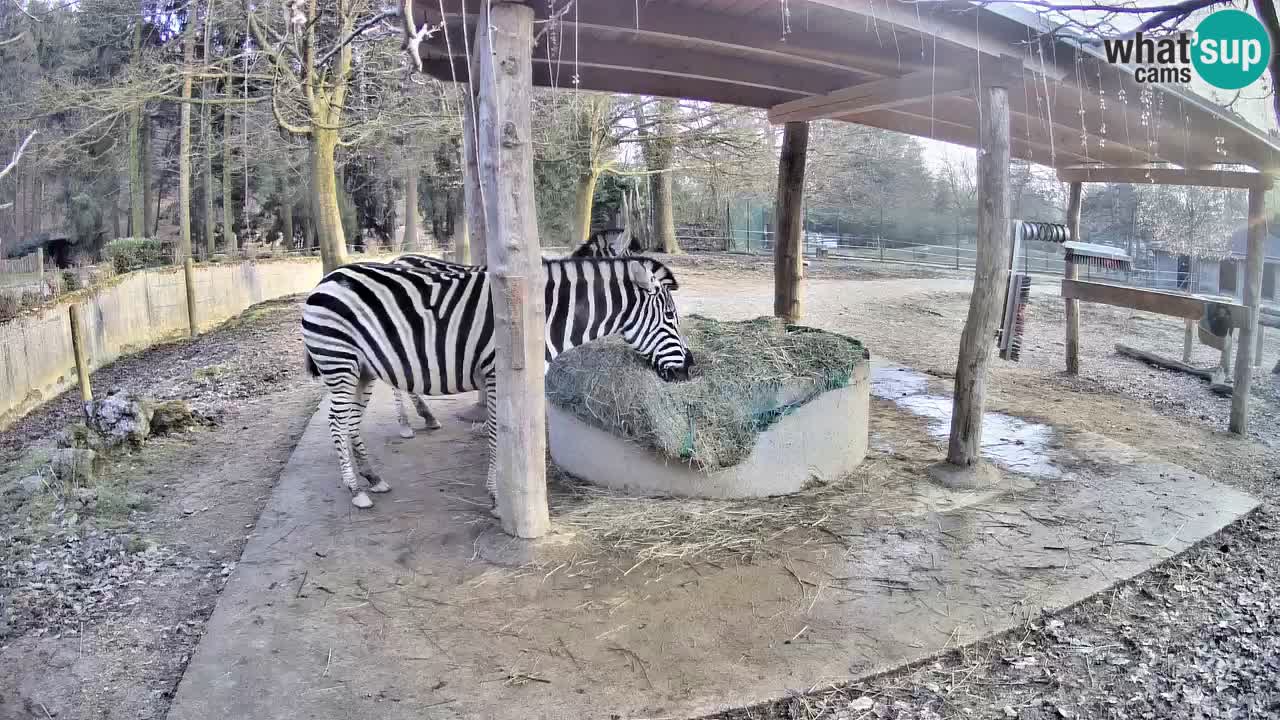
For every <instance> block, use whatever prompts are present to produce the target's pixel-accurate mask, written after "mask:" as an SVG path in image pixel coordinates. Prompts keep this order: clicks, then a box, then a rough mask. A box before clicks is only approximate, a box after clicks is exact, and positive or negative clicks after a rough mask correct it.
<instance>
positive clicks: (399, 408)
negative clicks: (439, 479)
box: [391, 228, 633, 439]
mask: <svg viewBox="0 0 1280 720" xmlns="http://www.w3.org/2000/svg"><path fill="white" fill-rule="evenodd" d="M632 242H633V241H632V240H631V233H630V232H628V231H626V230H620V229H615V228H610V229H608V230H602V231H600V232H597V233H595V234H594V235H592V236H591V239H590V240H587V241H586V242H585V243H583V244H582V245H581V246H580V247H579V248H578V249H577V250H574V251H573V253H572V254H570V255H569V257H629V256H630V255H631V254H632V249H633V246H632ZM391 262H392V264H395V265H407V266H409V267H415V268H418V269H420V270H428V271H431V272H443V273H456V272H472V271H475V270H482V269H483V268H484V266H483V265H463V264H462V263H456V262H450V261H448V260H441V259H439V258H433V257H431V256H429V255H419V254H417V253H406V254H404V255H401V256H400V257H398V258H396V259H395V260H392V261H391ZM392 394H393V395H394V396H395V403H396V421H397V422H398V423H399V424H400V437H402V438H406V439H408V438H412V437H413V425H412V424H411V423H410V422H409V411H408V406H407V405H406V403H405V400H404V396H405V393H404V391H402V390H399V389H397V388H394V387H393V388H392ZM410 397H411V398H412V400H413V408H414V410H415V411H417V413H418V415H419V416H420V417H421V418H422V422H423V429H424V430H427V431H428V432H430V431H432V430H439V429H440V421H439V420H437V419H436V416H435V415H433V414H432V413H431V408H429V407H427V401H426V398H424V397H423V396H422V395H411V396H410Z"/></svg>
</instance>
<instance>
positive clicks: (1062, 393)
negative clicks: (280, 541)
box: [0, 255, 1280, 720]
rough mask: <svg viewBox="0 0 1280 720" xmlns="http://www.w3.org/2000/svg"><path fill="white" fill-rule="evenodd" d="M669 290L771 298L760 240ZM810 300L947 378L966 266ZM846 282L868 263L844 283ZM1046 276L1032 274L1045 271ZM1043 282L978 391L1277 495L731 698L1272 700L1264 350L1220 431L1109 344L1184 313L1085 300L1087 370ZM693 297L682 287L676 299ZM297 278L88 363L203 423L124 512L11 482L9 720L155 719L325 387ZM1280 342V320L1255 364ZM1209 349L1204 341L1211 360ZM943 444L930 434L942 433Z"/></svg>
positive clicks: (808, 313) (147, 458)
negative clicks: (1157, 561) (839, 677)
mask: <svg viewBox="0 0 1280 720" xmlns="http://www.w3.org/2000/svg"><path fill="white" fill-rule="evenodd" d="M671 264H672V266H673V268H674V269H675V270H676V272H677V274H678V276H679V277H680V279H681V281H682V285H683V287H682V290H681V293H680V295H681V296H685V297H689V298H696V299H697V305H698V310H697V311H698V312H700V313H705V314H711V315H715V316H717V317H721V318H724V319H733V318H743V317H753V316H757V315H761V314H770V313H771V310H772V268H771V265H770V263H769V260H768V259H767V258H743V257H731V256H724V255H714V256H704V255H697V256H689V257H684V258H675V259H672V261H671ZM808 277H809V282H807V283H806V289H805V322H806V323H807V324H812V325H815V326H818V327H823V328H826V329H831V330H837V331H841V332H845V333H848V334H850V335H853V336H855V337H858V338H859V339H861V340H862V341H863V342H864V343H865V344H866V345H867V346H868V347H869V348H870V349H871V352H872V354H873V355H875V356H878V357H884V358H888V359H892V360H895V361H898V362H901V363H903V364H905V365H909V366H912V367H914V368H916V369H918V370H921V371H923V372H925V373H927V374H930V375H933V376H934V377H936V378H938V379H939V382H943V381H945V379H947V378H949V377H951V374H952V370H953V368H954V365H955V353H956V347H957V345H958V341H959V336H960V331H961V328H962V326H963V323H964V318H965V314H966V312H967V306H968V295H967V293H966V292H965V289H966V288H967V286H968V283H969V282H970V281H969V280H968V276H967V275H966V274H964V273H956V272H954V271H950V270H946V269H931V268H920V267H914V266H905V265H888V264H885V265H880V264H865V265H858V264H853V263H846V262H841V261H814V262H813V263H812V264H811V266H810V267H809V268H808ZM851 281H857V282H851ZM1038 290H1039V288H1038ZM1051 292H1052V291H1051V289H1050V290H1049V293H1048V294H1037V295H1035V296H1034V298H1033V307H1032V315H1031V318H1030V327H1029V330H1028V333H1027V337H1026V341H1025V344H1024V351H1023V356H1022V361H1021V362H1020V363H1017V364H1014V363H1007V362H1002V361H998V360H996V361H993V363H992V373H991V379H990V382H989V392H990V395H989V403H988V409H991V410H998V411H1003V412H1007V413H1010V414H1013V415H1019V416H1024V417H1028V418H1031V419H1035V420H1040V421H1044V422H1048V423H1052V424H1054V425H1056V426H1058V427H1060V428H1062V429H1064V431H1066V432H1070V431H1072V430H1073V429H1076V430H1086V429H1087V430H1091V431H1094V432H1099V433H1101V434H1104V435H1107V436H1109V437H1111V438H1113V439H1115V440H1118V441H1120V442H1123V443H1126V444H1130V445H1133V446H1135V447H1138V448H1141V449H1143V450H1146V451H1147V452H1150V453H1152V454H1155V455H1157V456H1158V457H1160V458H1162V459H1165V460H1167V461H1169V462H1173V463H1177V464H1180V465H1183V466H1185V467H1187V468H1189V469H1191V470H1193V471H1196V472H1198V473H1200V474H1203V475H1206V476H1208V477H1210V478H1213V479H1216V480H1222V481H1226V482H1230V483H1232V484H1234V485H1236V486H1238V487H1240V488H1241V489H1243V490H1245V491H1247V492H1250V493H1252V494H1254V495H1255V496H1256V497H1259V498H1262V499H1264V500H1266V501H1268V503H1269V504H1268V505H1266V506H1264V508H1263V509H1261V510H1260V511H1258V512H1256V513H1254V514H1253V515H1252V516H1251V517H1250V518H1247V519H1246V520H1244V521H1242V522H1241V523H1238V524H1237V525H1235V526H1234V527H1232V528H1229V529H1228V530H1227V531H1225V532H1224V533H1222V534H1221V536H1219V537H1218V538H1217V539H1215V540H1214V541H1213V542H1211V543H1205V544H1203V545H1202V546H1200V547H1199V548H1197V549H1195V550H1193V551H1191V552H1189V553H1186V554H1185V555H1183V556H1180V557H1179V558H1177V559H1176V560H1174V561H1173V562H1171V563H1168V564H1166V565H1164V566H1162V567H1160V568H1157V569H1156V570H1154V571H1152V572H1150V573H1147V574H1146V575H1144V576H1141V577H1139V578H1138V579H1136V580H1135V581H1133V582H1130V583H1126V584H1124V585H1122V586H1119V587H1117V588H1116V589H1115V590H1114V591H1113V592H1110V593H1108V594H1107V595H1106V597H1100V598H1097V599H1095V600H1091V601H1089V602H1087V603H1085V604H1083V605H1081V606H1079V607H1077V608H1075V609H1072V610H1069V611H1067V612H1065V613H1061V614H1059V615H1058V616H1056V617H1053V618H1042V619H1040V620H1038V621H1036V622H1034V623H1031V624H1029V625H1028V626H1027V627H1025V628H1024V630H1023V631H1022V632H1019V633H1016V634H1014V635H1012V636H1009V637H1003V638H998V639H994V640H991V641H987V642H983V643H980V644H978V645H977V646H973V647H970V648H967V649H965V650H963V651H960V652H956V653H953V654H950V655H946V656H943V657H940V658H938V659H936V661H934V662H931V663H929V664H927V665H925V666H921V667H917V668H914V669H909V670H906V671H902V672H898V673H894V674H892V675H889V676H884V677H880V678H877V679H875V680H874V681H871V682H867V683H862V684H859V685H857V686H855V687H850V688H841V689H830V688H824V687H813V688H796V690H797V691H798V692H803V693H804V694H798V695H797V696H796V697H795V698H792V699H790V700H788V701H786V702H783V703H779V704H775V705H773V706H770V707H760V708H751V709H747V710H743V711H741V712H737V713H732V714H729V715H725V716H721V717H725V718H851V719H852V718H937V717H945V718H951V717H956V718H961V717H963V718H972V717H997V718H1000V717H1013V718H1058V717H1067V718H1070V717H1079V718H1093V717H1098V718H1104V717H1105V718H1112V717H1114V718H1142V717H1150V718H1182V717H1186V718H1199V717H1210V718H1216V717H1231V718H1236V717H1238V718H1253V717H1280V689H1278V688H1277V684H1276V681H1275V678H1276V677H1278V676H1280V599H1277V598H1278V597H1280V594H1277V592H1276V591H1277V583H1280V580H1278V579H1277V576H1278V575H1280V571H1278V570H1277V568H1280V516H1278V515H1277V514H1276V512H1275V510H1274V507H1275V500H1276V495H1277V487H1278V486H1280V485H1278V484H1277V472H1278V470H1277V469H1278V468H1280V465H1278V464H1277V462H1276V460H1277V458H1276V453H1277V452H1280V450H1277V448H1276V437H1277V429H1278V428H1277V424H1278V423H1280V419H1278V417H1277V413H1278V411H1280V405H1278V404H1277V393H1278V392H1280V389H1278V388H1277V387H1276V385H1275V383H1273V380H1272V378H1273V376H1272V375H1270V373H1269V372H1262V373H1259V374H1258V376H1257V378H1256V381H1255V384H1254V388H1255V396H1254V397H1255V399H1254V401H1253V403H1252V404H1251V406H1250V439H1249V440H1240V439H1237V438H1234V437H1232V436H1230V435H1227V434H1226V433H1225V432H1223V430H1224V429H1225V427H1226V417H1227V411H1228V408H1229V404H1230V401H1229V399H1226V398H1219V397H1216V396H1213V395H1212V394H1210V393H1209V391H1208V389H1207V386H1206V385H1205V383H1203V382H1202V381H1200V380H1198V379H1194V378H1189V377H1184V376H1181V375H1178V374H1174V373H1169V372H1164V371H1161V370H1157V369H1154V368H1149V367H1147V366H1145V365H1143V364H1141V363H1139V362H1137V361H1133V360H1129V359H1125V358H1120V357H1117V356H1116V355H1115V354H1114V352H1113V346H1114V344H1115V343H1117V342H1122V343H1125V344H1128V345H1132V346H1135V347H1139V348H1142V349H1146V350H1151V351H1155V352H1160V353H1163V354H1166V355H1170V356H1174V357H1177V356H1180V353H1181V342H1182V323H1181V321H1179V320H1175V319H1171V318H1161V317H1158V316H1153V315H1148V314H1143V313H1130V312H1127V311H1122V310H1118V309H1113V308H1104V307H1100V306H1088V305H1086V306H1083V311H1082V315H1083V319H1082V327H1083V342H1082V345H1083V347H1082V355H1081V362H1082V366H1083V374H1082V375H1081V376H1080V377H1078V378H1071V377H1068V376H1066V375H1065V374H1064V373H1062V372H1061V367H1062V334H1063V333H1062V322H1063V320H1062V309H1061V301H1060V300H1056V299H1054V297H1053V295H1052V294H1051ZM677 301H678V302H679V301H680V298H679V297H678V298H677ZM299 348H300V343H299V338H298V312H297V305H296V300H291V301H281V302H277V303H269V304H266V305H263V306H258V307H256V308H253V309H251V310H250V311H249V312H248V313H246V315H245V316H243V317H242V318H240V319H238V320H236V321H232V322H231V323H229V324H228V325H226V326H224V327H222V328H219V329H218V330H215V331H213V332H210V333H208V334H206V335H205V336H203V337H201V338H199V339H197V340H196V341H195V342H191V343H186V342H180V343H174V344H170V345H165V346H162V347H158V348H154V349H152V350H149V351H147V352H144V353H142V354H139V355H136V356H132V357H130V358H127V359H125V360H123V361H121V362H118V363H116V364H115V365H113V366H111V367H110V368H107V369H105V370H102V371H99V372H98V373H95V375H94V377H93V382H94V387H95V391H96V392H97V393H99V394H103V393H105V392H107V390H109V389H110V388H112V387H121V388H125V389H129V390H131V391H133V392H139V393H141V394H144V395H150V396H152V397H157V398H162V399H163V398H185V399H188V400H189V401H190V402H191V404H192V406H193V407H194V408H195V409H196V410H197V411H199V412H201V413H202V414H204V415H206V416H207V417H210V418H211V419H212V420H213V423H212V424H211V425H209V426H207V427H202V428H200V429H197V430H195V431H194V432H192V433H190V434H188V435H185V436H181V437H177V438H169V439H163V440H160V441H157V442H153V443H151V444H149V445H148V446H146V447H144V448H143V449H142V450H141V451H140V452H139V453H137V454H135V455H133V456H131V457H130V458H128V459H127V460H125V461H121V462H118V463H117V464H116V465H115V466H114V467H112V468H111V469H110V471H109V475H110V476H111V477H113V478H116V479H118V480H119V481H120V482H121V483H123V484H125V485H127V487H128V490H129V493H130V498H131V500H130V502H129V503H128V506H127V508H126V509H125V510H124V511H122V512H121V511H119V508H117V512H116V513H114V514H108V513H104V512H99V511H98V509H97V508H91V507H89V508H86V507H78V506H76V505H75V503H74V502H73V501H72V499H47V500H48V501H47V502H45V503H43V504H37V505H38V506H37V507H34V508H33V507H32V506H31V504H27V505H23V506H20V507H17V508H14V507H13V506H12V505H11V504H9V503H8V502H7V501H2V500H0V555H2V556H3V557H2V558H0V559H2V560H3V564H2V565H0V567H2V568H3V570H2V571H0V720H8V718H48V717H57V718H59V720H65V719H67V718H95V719H97V718H102V719H106V720H116V719H123V718H160V717H163V716H164V714H165V711H166V708H167V706H168V699H169V694H170V693H171V692H172V690H173V688H174V687H175V686H176V683H177V681H178V680H179V679H180V677H181V673H182V671H183V668H184V667H185V663H186V660H187V658H188V657H189V654H190V652H191V650H192V649H193V648H194V646H195V644H196V643H197V642H198V640H199V637H200V635H201V633H202V632H203V626H204V621H205V619H206V618H207V616H208V614H209V612H210V611H211V609H212V607H213V604H214V602H215V601H216V599H217V594H218V592H219V590H220V588H221V585H222V583H223V579H224V578H225V577H226V576H227V575H229V574H230V572H231V569H232V568H233V567H234V563H235V562H236V560H237V559H238V558H239V555H240V551H241V549H242V547H243V545H244V542H245V536H246V535H247V534H249V533H251V532H253V525H254V523H255V521H256V518H257V515H258V513H259V510H260V509H261V507H262V503H263V502H264V501H265V499H266V497H267V495H268V494H269V493H270V490H271V486H272V484H273V482H274V481H275V479H276V477H277V476H278V473H279V470H280V468H281V466H282V465H283V463H284V462H285V461H286V460H287V459H288V456H289V453H290V450H291V449H292V447H293V445H294V443H295V442H296V439H297V437H298V435H299V433H300V432H301V430H302V428H303V426H304V423H305V421H306V419H307V417H308V416H309V414H310V412H311V410H312V409H313V408H314V406H315V402H316V401H317V399H318V398H319V394H320V391H319V388H318V386H317V385H315V384H313V383H312V382H311V381H309V379H308V378H305V377H304V375H303V372H302V364H301V362H300V361H298V359H297V358H298V351H299ZM1277 358H1280V333H1273V337H1271V338H1270V340H1269V342H1268V344H1267V349H1266V360H1265V363H1266V366H1267V369H1269V367H1270V365H1271V364H1273V363H1274V362H1275V360H1276V359H1277ZM1215 360H1216V353H1215V352H1214V351H1212V350H1210V349H1208V348H1204V347H1198V348H1197V350H1196V357H1195V361H1196V363H1197V364H1200V365H1204V366H1208V365H1211V364H1213V362H1214V361H1215ZM77 412H78V411H77V398H76V397H74V392H73V393H70V394H68V395H66V396H64V397H62V398H60V399H59V400H56V401H54V402H53V403H50V404H49V405H47V406H45V407H44V408H41V409H40V410H38V411H36V412H34V413H32V414H31V415H29V416H28V417H27V418H24V419H23V420H22V421H21V422H19V423H18V424H17V425H15V426H14V427H12V428H10V429H9V430H7V431H5V432H3V433H0V461H3V462H5V463H8V462H11V461H13V460H14V459H15V458H16V457H17V456H18V455H19V454H20V453H21V451H22V450H23V449H24V448H25V447H28V446H30V445H32V444H39V443H42V442H47V440H48V437H49V435H50V434H51V433H52V432H55V431H57V430H58V429H60V428H62V427H63V426H65V425H66V424H67V423H69V422H71V421H73V420H74V419H75V417H76V415H77ZM940 447H941V446H938V448H939V452H940Z"/></svg>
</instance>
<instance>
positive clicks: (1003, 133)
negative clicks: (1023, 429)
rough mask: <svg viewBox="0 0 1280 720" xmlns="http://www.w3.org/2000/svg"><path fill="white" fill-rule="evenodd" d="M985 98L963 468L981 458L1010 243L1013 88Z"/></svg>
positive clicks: (961, 438) (957, 446)
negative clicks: (985, 407)
mask: <svg viewBox="0 0 1280 720" xmlns="http://www.w3.org/2000/svg"><path fill="white" fill-rule="evenodd" d="M979 103H980V105H979V107H980V109H981V110H982V112H981V113H980V115H979V129H978V141H979V149H978V253H977V262H976V267H975V269H974V278H973V293H972V294H971V295H970V296H969V316H968V318H967V319H966V320H965V325H964V331H963V332H962V333H961V335H960V354H959V360H958V361H957V362H956V380H955V396H954V403H953V406H952V415H951V436H950V441H949V443H948V446H947V462H948V463H950V464H951V465H956V466H960V467H972V466H974V465H976V464H977V463H978V460H979V457H980V451H981V445H982V411H983V405H984V404H985V400H986V389H987V366H988V365H989V364H990V362H991V345H992V343H993V342H994V337H995V329H996V324H997V323H999V322H1000V302H1001V300H1002V298H1001V293H1000V290H1001V288H1003V287H1004V283H1003V282H1002V280H1003V279H1004V278H1005V276H1006V264H1007V263H1008V262H1009V244H1010V237H1009V93H1008V91H1007V90H1006V89H1005V88H1002V87H983V88H981V89H980V90H979Z"/></svg>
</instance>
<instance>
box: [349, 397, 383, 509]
mask: <svg viewBox="0 0 1280 720" xmlns="http://www.w3.org/2000/svg"><path fill="white" fill-rule="evenodd" d="M356 390H357V392H358V395H357V396H356V397H357V398H358V400H357V402H358V403H359V409H360V410H359V414H358V415H357V417H356V421H355V423H353V424H352V425H351V426H350V427H349V428H348V429H347V430H348V432H349V434H350V437H351V450H352V454H353V455H355V461H356V470H357V472H359V473H360V476H361V477H363V478H364V479H365V482H367V483H369V492H374V493H384V492H387V491H388V490H390V489H391V486H390V485H388V484H387V482H386V481H385V480H383V479H382V478H380V477H378V474H377V473H376V472H374V471H373V463H371V462H370V461H369V448H367V447H365V444H364V436H363V435H361V434H360V420H361V419H362V418H363V417H364V409H365V408H366V407H368V405H369V398H370V397H372V396H373V382H372V381H370V382H361V383H360V385H358V386H357V388H356Z"/></svg>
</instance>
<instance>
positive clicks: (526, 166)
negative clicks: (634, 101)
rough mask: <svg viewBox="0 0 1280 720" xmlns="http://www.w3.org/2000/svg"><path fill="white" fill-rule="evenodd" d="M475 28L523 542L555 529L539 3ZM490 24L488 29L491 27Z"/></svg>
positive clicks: (509, 505)
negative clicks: (535, 68)
mask: <svg viewBox="0 0 1280 720" xmlns="http://www.w3.org/2000/svg"><path fill="white" fill-rule="evenodd" d="M491 8H492V9H491V10H490V17H488V18H487V19H486V18H484V17H483V16H482V17H481V19H480V22H479V23H478V24H477V27H479V28H481V29H482V31H481V32H480V33H478V35H479V36H478V37H477V38H476V54H477V56H478V58H479V79H480V82H479V83H478V85H477V87H478V88H479V98H478V99H479V103H478V107H477V112H476V125H477V127H478V129H479V133H478V140H477V142H476V151H477V152H476V155H477V159H478V169H479V172H478V174H477V176H478V177H479V179H480V185H479V187H480V190H481V193H482V196H483V198H484V208H483V209H484V213H483V215H484V237H485V239H486V240H487V239H489V238H492V239H493V240H494V242H491V243H486V245H487V258H488V261H489V262H488V265H489V282H490V287H491V293H492V303H493V310H494V320H495V323H494V335H495V342H496V345H497V362H496V366H497V367H496V372H497V393H498V397H497V398H496V400H497V402H496V413H495V414H496V415H497V417H496V418H495V420H496V421H497V424H498V456H497V467H498V478H497V481H498V511H499V514H501V516H502V529H503V530H505V531H506V532H507V533H508V534H511V535H515V536H517V537H522V538H536V537H540V536H542V535H544V534H546V532H547V529H548V527H549V525H550V519H549V517H548V512H547V483H546V470H547V468H546V444H547V429H546V402H545V395H544V389H543V388H544V384H543V374H544V370H545V365H546V359H545V353H546V347H545V340H544V338H545V335H546V330H545V326H544V317H545V308H544V307H543V305H544V300H543V293H542V288H543V283H544V282H545V281H544V280H543V272H542V255H541V252H540V248H539V243H538V218H537V214H536V212H535V209H534V204H533V145H532V137H531V134H530V126H531V114H532V113H531V110H530V96H531V94H532V87H533V85H532V55H531V48H532V47H533V8H531V7H529V6H527V5H517V4H514V3H506V2H495V3H493V4H492V6H491ZM484 29H487V30H488V31H487V32H485V31H484Z"/></svg>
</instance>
